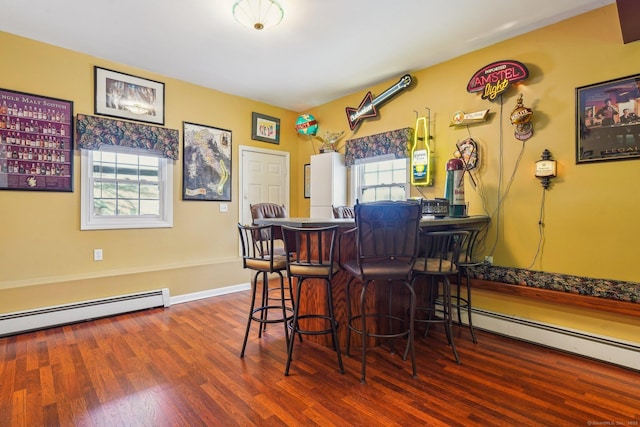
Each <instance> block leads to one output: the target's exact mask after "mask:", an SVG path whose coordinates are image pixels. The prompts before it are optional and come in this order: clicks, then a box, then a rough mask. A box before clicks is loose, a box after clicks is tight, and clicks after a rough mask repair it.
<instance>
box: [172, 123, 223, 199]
mask: <svg viewBox="0 0 640 427" xmlns="http://www.w3.org/2000/svg"><path fill="white" fill-rule="evenodd" d="M182 136H183V142H184V146H183V150H182V153H183V155H182V159H183V172H182V173H183V176H182V199H183V200H206V201H220V202H230V201H231V131H230V130H226V129H220V128H216V127H212V126H206V125H198V124H195V123H188V122H184V123H183V133H182Z"/></svg>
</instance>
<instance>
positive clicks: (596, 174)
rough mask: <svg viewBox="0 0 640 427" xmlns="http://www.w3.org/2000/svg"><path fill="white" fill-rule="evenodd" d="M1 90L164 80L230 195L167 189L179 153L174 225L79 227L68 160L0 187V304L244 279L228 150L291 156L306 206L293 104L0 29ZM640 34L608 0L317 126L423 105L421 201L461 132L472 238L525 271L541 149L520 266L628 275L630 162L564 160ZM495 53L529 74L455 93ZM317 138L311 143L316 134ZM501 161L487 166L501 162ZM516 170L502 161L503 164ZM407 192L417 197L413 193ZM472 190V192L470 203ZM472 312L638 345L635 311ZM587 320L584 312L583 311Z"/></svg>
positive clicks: (634, 274)
mask: <svg viewBox="0 0 640 427" xmlns="http://www.w3.org/2000/svg"><path fill="white" fill-rule="evenodd" d="M0 55H1V57H2V58H15V61H3V63H2V65H1V66H0V67H1V77H2V82H1V84H0V86H2V87H3V88H5V89H10V90H17V91H24V92H28V93H34V94H38V95H44V96H51V97H56V98H62V99H67V100H72V101H74V103H75V112H76V113H87V114H92V113H93V66H94V65H98V66H101V67H104V68H109V69H115V70H117V71H121V72H125V73H130V74H134V75H137V76H141V77H145V78H150V79H154V80H159V81H162V82H164V83H165V84H166V118H167V119H166V126H167V127H169V128H173V129H180V132H181V133H182V131H181V129H182V121H189V122H194V123H201V124H206V125H211V126H218V127H222V128H226V129H231V130H232V131H233V159H232V164H233V175H232V187H233V189H232V190H233V191H232V194H233V196H232V197H233V202H231V203H229V213H226V214H223V213H220V212H219V210H218V203H212V202H183V201H182V200H181V195H180V194H181V193H180V189H181V179H182V170H181V163H180V162H177V164H176V168H175V173H174V227H173V228H171V229H153V230H112V231H80V229H79V222H80V197H79V196H80V191H79V190H80V180H79V174H78V173H77V172H78V168H79V165H80V162H79V157H78V155H77V154H76V156H75V169H76V176H75V179H74V186H75V191H74V192H73V193H30V192H21V191H0V224H2V229H3V233H2V244H1V245H0V313H1V312H11V311H16V310H23V309H28V308H34V307H40V306H47V305H53V304H62V303H67V302H72V301H79V300H85V299H90V298H97V297H101V296H105V295H113V294H120V293H125V292H137V291H140V290H145V289H156V288H159V287H169V288H170V290H171V295H181V294H188V293H192V292H197V291H201V290H207V289H212V288H217V287H223V286H229V285H235V284H238V283H245V282H247V280H248V275H247V274H246V273H245V272H243V271H242V270H241V268H240V261H239V259H238V258H237V256H236V254H237V253H238V247H237V241H236V231H235V223H236V221H237V219H238V206H237V201H238V155H237V153H238V148H237V147H238V145H254V146H260V147H263V148H271V149H279V150H285V151H289V152H291V167H292V170H291V177H292V181H291V201H290V206H291V214H292V216H307V215H308V213H309V200H308V199H304V198H303V191H302V181H303V165H304V164H305V163H309V157H310V156H311V155H312V154H313V153H314V149H313V144H312V142H311V141H310V140H309V138H308V137H305V136H301V135H297V134H296V133H295V130H294V123H295V119H296V117H297V116H298V114H299V113H302V112H292V111H287V110H283V109H280V108H276V107H273V106H269V105H265V104H260V103H257V102H254V101H251V100H248V99H244V98H239V97H235V96H230V95H227V94H224V93H220V92H217V91H213V90H209V89H204V88H202V87H199V86H196V85H192V84H188V83H185V82H181V81H178V80H175V79H169V78H167V77H165V76H161V75H156V74H153V73H148V72H146V71H144V70H139V69H134V68H131V67H128V66H125V65H122V64H116V63H111V62H108V61H104V60H101V59H99V58H94V57H90V56H87V55H82V54H78V53H75V52H70V51H67V50H64V49H60V48H57V47H53V46H49V45H45V44H42V43H38V42H34V41H30V40H27V39H24V38H20V37H16V36H13V35H9V34H6V33H0ZM638 58H640V42H635V43H631V44H627V45H624V44H623V43H622V37H621V35H620V26H619V21H618V17H617V10H616V7H615V5H610V6H606V7H604V8H602V9H598V10H596V11H593V12H590V13H587V14H585V15H582V16H579V17H576V18H573V19H570V20H567V21H564V22H561V23H558V24H555V25H552V26H550V27H547V28H544V29H542V30H538V31H535V32H532V33H529V34H526V35H523V36H520V37H516V38H514V39H511V40H508V41H505V42H502V43H499V44H496V45H494V46H491V47H488V48H485V49H482V50H479V51H477V52H473V53H471V54H467V55H464V56H461V57H459V58H456V59H454V60H451V61H448V62H445V63H443V64H439V65H437V66H433V67H430V68H427V69H423V70H401V71H399V73H398V75H397V76H390V78H389V80H388V81H387V82H384V83H381V84H379V85H377V86H375V87H371V88H365V89H363V90H362V91H359V92H357V93H354V94H352V95H350V96H347V97H345V98H342V99H339V100H336V101H334V102H331V103H328V104H325V105H322V106H320V107H317V108H314V109H312V110H310V111H308V112H309V113H312V114H313V115H314V116H315V117H316V118H317V119H318V121H319V123H320V129H319V131H318V135H319V136H322V135H323V134H324V132H325V131H340V130H345V131H347V135H346V137H345V138H344V140H346V139H349V138H352V137H360V136H365V135H371V134H375V133H379V132H383V131H387V130H392V129H398V128H403V127H408V126H409V127H412V126H413V125H414V122H415V117H416V113H415V111H418V112H419V113H420V114H425V113H426V110H425V107H428V108H429V109H430V111H431V119H432V134H433V136H434V140H433V142H434V144H435V149H436V154H437V165H436V166H437V173H436V177H435V179H436V181H435V182H436V185H435V187H433V188H428V189H425V190H424V194H425V196H426V197H429V198H432V197H441V196H442V195H443V191H444V177H445V171H444V165H445V163H446V161H447V160H448V159H449V158H450V157H451V155H452V153H453V151H454V145H455V143H456V142H457V141H459V140H461V139H463V138H465V137H467V136H468V135H469V134H471V136H473V137H474V139H476V140H477V141H478V142H479V144H480V149H481V156H482V157H481V167H480V170H479V171H478V175H477V176H478V178H479V182H480V185H479V186H478V188H473V187H472V186H471V185H470V183H469V181H467V182H466V197H467V201H468V202H469V203H470V207H471V213H472V214H480V213H484V212H489V213H490V214H491V216H492V220H493V222H492V226H491V229H490V231H489V235H488V239H487V242H486V246H487V250H488V251H489V250H491V249H492V248H493V247H494V246H495V250H494V251H493V255H494V262H495V264H497V265H501V266H511V267H524V268H527V267H529V266H530V265H531V264H532V263H533V261H534V257H535V254H536V249H537V247H538V215H539V211H540V202H541V196H542V188H541V186H540V183H539V181H538V180H537V179H536V178H534V177H533V164H534V162H535V161H536V160H538V159H539V158H540V154H541V153H542V151H543V150H544V149H545V148H548V149H549V150H550V151H551V152H552V153H553V156H554V157H555V158H556V159H557V160H558V162H559V177H558V178H556V179H555V180H554V184H553V187H552V188H551V189H550V191H548V192H547V194H546V204H545V227H544V234H545V241H544V246H543V251H542V253H541V254H540V255H539V256H538V257H537V259H536V261H535V263H533V265H532V266H531V267H530V268H532V269H535V270H543V271H549V272H557V273H565V274H574V275H580V276H589V277H597V278H610V279H619V280H628V281H638V280H639V278H640V274H639V273H640V269H639V268H638V264H637V262H636V260H635V259H634V258H635V252H636V251H635V249H634V247H635V244H634V242H633V240H632V239H633V237H634V236H635V235H636V234H637V231H635V222H636V216H637V215H636V213H637V212H638V211H639V210H640V200H639V198H638V196H637V190H636V186H637V183H638V182H639V181H640V168H639V167H638V164H639V163H638V161H637V160H629V161H618V162H602V163H596V164H587V165H575V88H576V87H579V86H583V85H588V84H592V83H596V82H601V81H605V80H609V79H613V78H617V77H622V76H627V75H631V74H635V73H638V72H640V69H639V68H638V64H639V63H640V62H639V59H638ZM501 59H515V60H518V61H521V62H523V63H525V64H526V65H527V66H528V68H529V71H530V74H531V75H530V77H529V79H528V80H527V81H525V82H524V84H522V85H519V86H518V87H517V88H516V87H513V88H511V89H510V90H509V91H508V92H507V93H506V94H505V95H504V97H503V102H504V104H503V105H502V106H501V105H500V103H499V102H489V101H485V100H482V99H481V98H480V96H479V95H478V94H469V93H467V92H466V84H467V82H468V80H469V78H470V77H471V75H472V74H473V73H474V72H475V71H476V70H477V69H479V68H481V67H482V66H484V65H486V64H489V63H491V62H493V61H497V60H501ZM404 72H410V73H411V75H412V76H414V78H415V84H414V85H413V86H412V87H411V88H410V89H408V90H406V91H404V92H402V93H401V94H399V95H398V96H396V97H395V98H393V99H392V100H390V101H389V102H387V103H386V104H385V105H383V106H382V107H381V108H380V117H379V118H377V119H373V120H367V121H365V122H364V123H363V124H362V125H361V126H360V128H359V129H358V130H357V132H355V133H351V132H349V128H348V125H347V121H346V115H345V112H344V108H345V107H346V106H351V107H357V106H358V105H359V104H360V101H361V100H362V98H363V97H364V95H365V93H366V91H367V90H371V91H372V93H373V94H374V95H377V94H380V93H381V92H382V91H384V90H385V89H386V88H388V87H389V86H390V85H391V84H393V83H395V82H396V81H397V79H398V78H399V77H400V75H401V74H403V73H404ZM519 93H523V94H524V103H525V105H526V106H528V107H531V108H533V110H534V126H535V135H534V136H533V138H532V139H530V140H529V141H528V142H526V143H525V144H524V152H523V154H522V159H521V160H520V163H519V166H518V167H517V168H516V167H515V166H516V163H517V160H518V156H519V154H520V152H521V149H522V147H523V144H522V143H521V142H518V141H517V140H516V139H515V138H514V137H513V127H512V126H511V125H510V124H509V120H508V116H509V113H510V112H511V110H512V109H513V108H514V106H515V101H516V98H517V95H518V94H519ZM487 108H489V109H490V110H491V119H490V120H489V122H487V123H485V124H481V125H475V126H472V127H470V128H469V130H467V129H466V128H461V129H459V128H452V127H449V122H450V120H451V116H452V114H453V113H454V112H455V111H457V110H463V111H465V112H474V111H479V110H483V109H487ZM252 111H259V112H261V113H264V114H268V115H271V116H276V117H279V118H280V119H281V125H282V133H281V144H280V145H279V146H275V145H272V144H264V143H260V142H256V141H252V140H251V139H250V132H251V124H250V117H251V112H252ZM316 148H317V143H316ZM501 159H502V161H501ZM501 164H502V165H503V170H502V190H503V192H504V189H505V187H506V186H507V184H508V182H509V179H510V176H511V175H512V174H513V177H514V178H513V183H512V185H511V186H510V191H509V193H508V195H507V196H506V197H504V200H503V202H502V204H501V210H500V215H499V216H498V215H497V214H495V213H494V212H495V211H496V208H497V206H498V185H499V173H500V165H501ZM514 170H515V172H514ZM413 195H416V196H417V195H418V193H417V192H416V191H415V190H413ZM483 200H484V202H483ZM96 247H100V248H103V250H104V257H105V259H104V261H102V262H99V263H96V262H94V261H93V260H92V250H93V248H96ZM475 296H476V305H477V306H478V307H480V308H485V309H489V310H492V311H499V312H504V313H507V314H513V315H521V316H522V317H526V318H529V319H532V320H538V321H544V322H548V323H554V324H558V325H561V326H567V327H571V328H574V329H582V330H585V331H590V332H593V333H598V334H602V335H609V336H612V337H617V338H620V339H625V340H629V341H635V342H640V333H639V332H640V319H637V318H628V317H624V316H612V315H607V314H606V313H592V312H588V311H585V310H576V309H567V308H566V307H559V306H556V305H553V304H540V303H536V302H532V301H527V300H521V299H516V298H513V297H509V298H506V297H505V298H497V297H495V295H494V294H491V293H482V292H476V295H475ZM590 319H591V320H595V321H589V320H590Z"/></svg>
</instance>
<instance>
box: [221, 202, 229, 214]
mask: <svg viewBox="0 0 640 427" xmlns="http://www.w3.org/2000/svg"><path fill="white" fill-rule="evenodd" d="M220 212H229V205H228V204H226V203H220Z"/></svg>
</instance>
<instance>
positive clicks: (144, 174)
mask: <svg viewBox="0 0 640 427" xmlns="http://www.w3.org/2000/svg"><path fill="white" fill-rule="evenodd" d="M81 153H82V154H81V161H82V163H81V167H82V176H81V187H82V188H81V196H82V207H81V227H80V228H81V229H82V230H97V229H118V228H160V227H172V226H173V198H172V194H173V165H172V164H171V161H170V160H168V159H166V158H164V157H156V156H153V155H141V154H139V153H138V152H133V153H131V152H126V151H120V150H116V151H105V150H81Z"/></svg>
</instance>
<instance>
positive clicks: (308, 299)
mask: <svg viewBox="0 0 640 427" xmlns="http://www.w3.org/2000/svg"><path fill="white" fill-rule="evenodd" d="M255 223H256V224H258V225H280V226H283V225H284V226H289V227H299V228H309V227H311V228H313V227H328V226H332V225H337V226H338V238H337V242H336V249H335V252H334V254H335V256H336V257H339V261H340V263H343V262H345V261H347V260H349V259H354V258H355V257H356V243H355V242H356V234H357V233H347V232H348V231H349V230H351V229H353V228H354V227H355V220H354V219H351V218H348V219H333V218H264V219H256V220H255ZM488 223H489V217H488V216H484V215H473V216H468V217H463V218H450V217H445V218H439V219H435V218H433V217H423V219H422V220H421V221H420V227H421V228H422V229H423V230H432V231H439V230H449V229H459V228H465V229H466V228H482V227H485V226H486V225H487V224H488ZM314 280H315V279H314ZM347 280H349V276H348V275H347V274H346V273H345V272H344V271H343V270H340V271H339V272H338V273H337V274H336V275H334V276H333V280H332V284H333V286H332V289H333V303H334V310H335V315H336V317H337V318H338V322H339V324H340V325H339V329H338V334H339V339H340V346H341V347H342V348H343V349H344V346H345V345H346V330H347V326H346V325H347V307H346V293H345V292H346V291H345V289H346V284H347ZM319 285H320V284H319ZM399 288H400V287H398V289H399ZM304 289H305V294H303V295H302V297H301V303H300V313H301V314H302V313H304V312H315V313H318V312H320V313H323V312H325V310H326V309H325V301H326V299H325V296H324V286H322V285H320V286H317V287H315V286H313V287H312V286H307V287H305V288H304ZM388 296H389V292H387V287H386V286H384V287H383V286H376V287H375V292H369V295H368V297H367V302H366V304H367V306H370V307H371V308H373V307H378V308H379V309H382V310H387V309H386V307H388ZM418 298H419V300H420V298H421V296H420V295H418ZM354 301H356V302H357V301H359V296H353V295H352V298H351V302H352V304H354ZM403 301H404V298H403V297H402V296H401V295H400V296H399V297H396V296H395V295H394V307H396V304H395V303H396V302H397V307H396V308H397V310H406V309H405V308H404V306H403V305H402V304H403ZM354 310H355V312H357V311H358V310H357V307H356V308H354ZM307 339H308V340H310V341H313V342H317V343H319V344H322V345H325V346H331V337H330V336H328V335H326V336H325V335H318V336H313V335H312V336H309V337H307ZM351 339H352V345H355V346H358V345H360V343H359V339H360V336H358V335H357V334H352V338H351ZM375 344H376V343H375V342H373V341H372V342H371V343H370V344H369V345H375Z"/></svg>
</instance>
